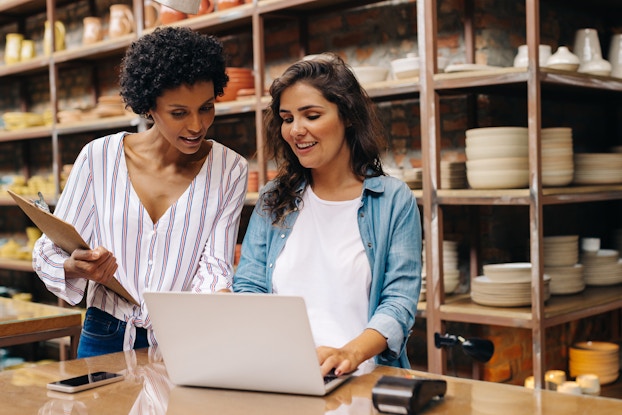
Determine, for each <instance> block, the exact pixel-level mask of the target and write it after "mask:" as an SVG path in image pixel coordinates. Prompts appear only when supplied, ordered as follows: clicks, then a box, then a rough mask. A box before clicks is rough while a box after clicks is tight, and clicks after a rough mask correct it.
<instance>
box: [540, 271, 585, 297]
mask: <svg viewBox="0 0 622 415" xmlns="http://www.w3.org/2000/svg"><path fill="white" fill-rule="evenodd" d="M544 273H545V274H546V275H548V276H550V277H551V283H550V289H551V294H553V295H564V294H576V293H580V292H581V291H583V290H585V279H584V278H583V265H582V264H574V265H570V266H566V267H544Z"/></svg>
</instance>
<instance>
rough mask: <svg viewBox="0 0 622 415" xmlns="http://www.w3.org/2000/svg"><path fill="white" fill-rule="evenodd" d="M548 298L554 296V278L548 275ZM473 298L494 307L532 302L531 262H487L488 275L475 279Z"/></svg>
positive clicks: (472, 287)
mask: <svg viewBox="0 0 622 415" xmlns="http://www.w3.org/2000/svg"><path fill="white" fill-rule="evenodd" d="M543 278H544V300H545V301H546V300H548V299H549V298H550V296H551V292H550V287H549V286H550V281H551V277H549V276H548V275H544V277H543ZM471 300H473V302H474V303H478V304H481V305H486V306H493V307H521V306H528V305H531V264H530V263H529V262H510V263H503V264H489V265H484V275H482V276H479V277H475V279H474V280H473V281H472V282H471Z"/></svg>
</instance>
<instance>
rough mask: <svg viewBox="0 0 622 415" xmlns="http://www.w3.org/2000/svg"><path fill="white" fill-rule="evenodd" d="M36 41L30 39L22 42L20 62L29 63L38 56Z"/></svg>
mask: <svg viewBox="0 0 622 415" xmlns="http://www.w3.org/2000/svg"><path fill="white" fill-rule="evenodd" d="M36 54H37V53H36V50H35V41H34V40H30V39H25V40H22V47H21V49H20V60H22V61H27V60H28V59H32V58H34V57H35V55H36Z"/></svg>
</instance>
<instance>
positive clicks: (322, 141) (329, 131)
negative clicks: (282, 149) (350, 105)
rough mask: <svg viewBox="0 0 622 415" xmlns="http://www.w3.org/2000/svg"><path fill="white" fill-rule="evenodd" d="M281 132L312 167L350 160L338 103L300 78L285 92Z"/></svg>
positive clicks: (302, 160)
mask: <svg viewBox="0 0 622 415" xmlns="http://www.w3.org/2000/svg"><path fill="white" fill-rule="evenodd" d="M279 116H280V117H281V119H282V120H283V123H282V124H281V135H282V136H283V139H284V140H285V141H286V142H287V143H288V144H289V145H290V147H291V148H292V150H293V152H294V154H296V156H297V157H298V160H299V161H300V164H301V165H302V166H304V167H306V168H308V169H323V168H326V167H328V168H333V167H335V166H336V162H338V163H339V165H343V163H344V162H345V163H346V164H349V162H350V148H349V147H348V144H347V142H346V137H345V124H344V121H343V120H342V119H341V117H340V116H339V110H338V108H337V105H335V104H333V103H332V102H330V101H328V100H326V98H324V96H323V95H322V93H321V92H320V91H318V90H317V89H316V88H314V87H312V86H310V85H308V84H306V83H304V82H297V83H295V84H294V85H292V86H290V87H288V88H287V89H285V90H284V91H283V93H282V94H281V106H280V109H279Z"/></svg>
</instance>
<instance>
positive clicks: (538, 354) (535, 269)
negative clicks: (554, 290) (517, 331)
mask: <svg viewBox="0 0 622 415" xmlns="http://www.w3.org/2000/svg"><path fill="white" fill-rule="evenodd" d="M526 20H527V22H526V24H527V28H526V34H527V45H528V55H529V67H528V69H527V76H528V78H527V115H528V120H527V127H528V134H529V240H530V254H531V258H530V260H531V313H532V319H531V324H532V326H531V336H532V353H533V375H534V386H535V388H537V389H541V388H542V386H543V380H544V370H545V361H546V353H545V352H546V345H545V340H546V339H545V336H544V275H543V274H544V265H543V248H542V238H543V232H542V226H543V209H542V174H541V173H542V163H541V150H540V128H541V124H542V120H541V118H542V115H541V86H540V62H539V44H540V2H539V0H527V2H526Z"/></svg>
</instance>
